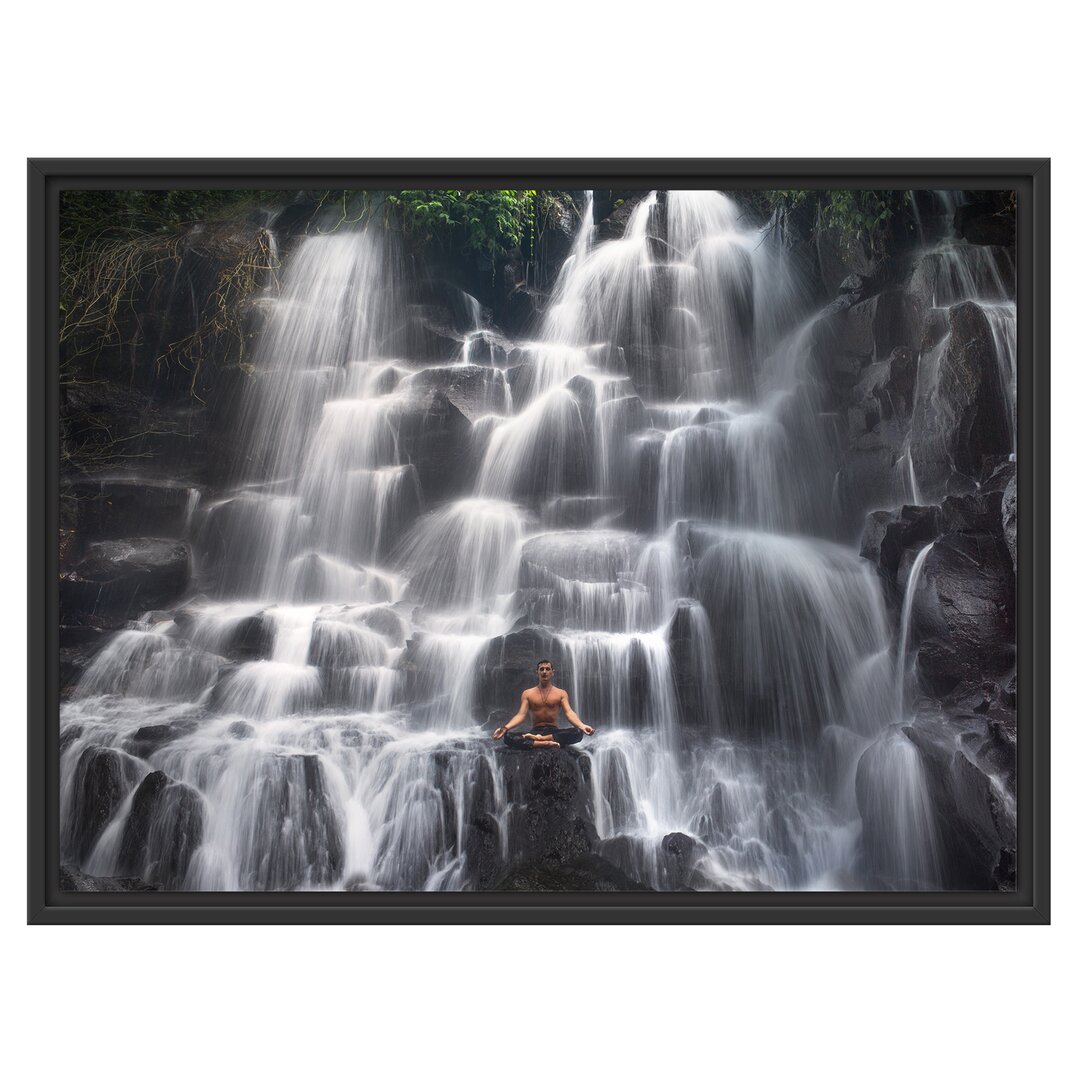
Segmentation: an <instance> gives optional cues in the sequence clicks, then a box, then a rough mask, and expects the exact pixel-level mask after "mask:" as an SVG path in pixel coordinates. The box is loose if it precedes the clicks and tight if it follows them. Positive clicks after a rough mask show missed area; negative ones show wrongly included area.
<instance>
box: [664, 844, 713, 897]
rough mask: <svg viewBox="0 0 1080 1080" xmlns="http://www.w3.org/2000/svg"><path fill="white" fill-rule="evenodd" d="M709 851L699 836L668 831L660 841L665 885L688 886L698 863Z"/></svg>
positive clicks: (671, 887)
mask: <svg viewBox="0 0 1080 1080" xmlns="http://www.w3.org/2000/svg"><path fill="white" fill-rule="evenodd" d="M707 852H708V849H707V848H706V847H705V845H704V844H703V843H702V842H701V841H700V840H698V839H697V837H694V836H687V835H686V833H681V832H673V833H668V834H667V836H665V837H664V839H663V840H661V841H660V874H661V878H662V880H663V882H664V887H665V888H666V889H671V890H680V889H686V888H688V887H689V886H690V882H691V880H693V877H694V870H695V869H696V867H697V864H698V863H699V862H700V861H701V859H702V858H704V856H705V855H706V854H707Z"/></svg>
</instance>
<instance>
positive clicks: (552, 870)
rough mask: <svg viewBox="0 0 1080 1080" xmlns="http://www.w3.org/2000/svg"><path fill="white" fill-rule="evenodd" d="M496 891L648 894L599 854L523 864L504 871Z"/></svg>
mask: <svg viewBox="0 0 1080 1080" xmlns="http://www.w3.org/2000/svg"><path fill="white" fill-rule="evenodd" d="M492 888H493V889H494V890H495V891H496V892H649V891H651V890H650V889H649V887H648V886H647V885H643V884H642V883H641V882H640V881H634V880H633V879H632V878H630V877H628V876H627V875H626V874H625V873H623V871H622V870H620V869H619V868H618V867H617V866H615V865H614V863H610V862H608V861H607V859H605V858H603V857H602V856H600V855H581V856H579V857H578V858H576V859H573V860H571V861H569V862H567V863H564V864H562V865H559V866H552V865H550V864H548V863H543V862H541V863H523V864H520V865H518V866H514V867H512V868H511V869H509V870H507V871H506V873H504V874H503V875H502V876H501V877H500V878H499V879H498V880H497V881H496V882H495V884H494V885H493V886H492Z"/></svg>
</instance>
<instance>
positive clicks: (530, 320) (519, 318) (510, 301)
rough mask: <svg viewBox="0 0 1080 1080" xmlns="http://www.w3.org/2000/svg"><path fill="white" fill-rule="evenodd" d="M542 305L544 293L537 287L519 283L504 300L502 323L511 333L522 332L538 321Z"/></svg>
mask: <svg viewBox="0 0 1080 1080" xmlns="http://www.w3.org/2000/svg"><path fill="white" fill-rule="evenodd" d="M543 307H544V294H543V293H542V292H540V291H539V290H537V289H530V288H528V287H526V286H525V285H519V286H518V287H517V288H516V289H514V290H513V292H511V293H510V295H509V296H508V297H507V300H506V310H505V312H504V313H503V323H504V325H505V327H506V329H507V331H509V332H510V333H511V334H519V335H520V334H524V333H526V332H527V331H530V330H533V329H534V328H535V327H536V326H537V325H538V324H539V322H540V314H541V312H542V311H543Z"/></svg>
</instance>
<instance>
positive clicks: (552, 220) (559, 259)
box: [537, 197, 581, 284]
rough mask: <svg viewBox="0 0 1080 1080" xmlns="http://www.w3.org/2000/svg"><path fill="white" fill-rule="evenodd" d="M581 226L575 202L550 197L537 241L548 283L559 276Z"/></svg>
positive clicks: (544, 274) (544, 275)
mask: <svg viewBox="0 0 1080 1080" xmlns="http://www.w3.org/2000/svg"><path fill="white" fill-rule="evenodd" d="M580 226H581V222H580V219H579V217H578V214H577V211H576V209H575V207H574V205H573V203H571V202H569V201H568V200H564V199H562V198H558V197H556V198H552V199H550V201H549V202H548V204H547V212H546V214H545V215H544V221H543V228H542V229H541V231H540V234H539V237H538V243H537V255H538V256H539V261H540V264H541V267H542V268H543V278H544V281H545V282H546V283H548V284H550V283H551V282H554V280H555V278H556V277H558V274H559V271H560V270H561V269H562V266H563V263H565V262H566V260H567V259H568V258H569V256H570V252H571V251H572V250H573V247H574V240H575V239H576V238H577V233H578V229H579V228H580Z"/></svg>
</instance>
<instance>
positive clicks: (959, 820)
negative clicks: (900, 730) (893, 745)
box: [904, 725, 1016, 890]
mask: <svg viewBox="0 0 1080 1080" xmlns="http://www.w3.org/2000/svg"><path fill="white" fill-rule="evenodd" d="M904 734H905V735H906V736H907V737H908V739H910V740H911V742H912V743H913V744H914V745H915V746H916V748H917V749H918V751H919V754H920V756H921V758H922V761H923V765H924V766H925V775H926V782H927V789H928V793H929V795H930V801H931V803H932V805H933V807H934V812H935V816H936V823H937V832H938V836H939V838H940V844H941V859H940V862H941V869H942V872H943V874H944V881H943V885H944V887H945V888H947V889H980V890H981V889H993V888H998V887H999V882H1000V880H1001V873H1000V872H999V871H998V866H999V864H1001V863H1002V860H1003V857H1004V861H1005V863H1006V864H1007V863H1008V860H1009V857H1010V854H1011V855H1012V857H1015V851H1016V827H1015V822H1014V821H1013V819H1012V817H1011V815H1010V813H1009V811H1008V808H1007V807H1006V806H1005V805H1004V803H1003V801H1002V799H1001V796H1000V794H999V793H998V791H997V789H996V788H995V787H994V785H993V783H992V782H991V781H990V779H989V777H988V776H987V775H986V774H985V773H984V772H983V771H981V770H980V769H979V768H978V767H977V766H976V765H975V764H973V763H972V762H971V761H970V760H969V759H968V758H967V757H966V755H965V754H964V753H963V751H961V750H959V749H958V748H957V744H956V739H955V737H954V735H953V734H952V732H950V731H949V730H948V729H943V728H940V727H936V728H931V727H929V726H925V725H911V726H908V727H905V728H904Z"/></svg>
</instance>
